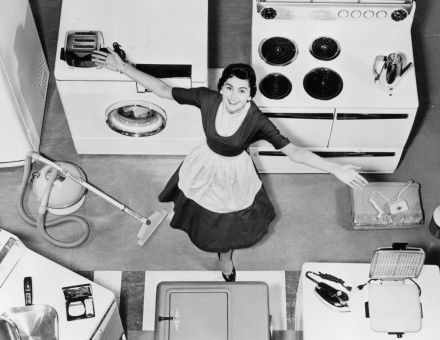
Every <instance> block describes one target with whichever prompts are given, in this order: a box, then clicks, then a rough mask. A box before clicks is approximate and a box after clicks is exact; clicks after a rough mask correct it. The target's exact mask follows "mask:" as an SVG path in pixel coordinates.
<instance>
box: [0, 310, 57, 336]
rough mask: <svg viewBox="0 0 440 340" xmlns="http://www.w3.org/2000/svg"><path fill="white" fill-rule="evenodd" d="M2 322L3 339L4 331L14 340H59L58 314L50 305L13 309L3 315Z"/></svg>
mask: <svg viewBox="0 0 440 340" xmlns="http://www.w3.org/2000/svg"><path fill="white" fill-rule="evenodd" d="M0 321H1V322H0V338H1V339H3V337H2V336H3V333H1V332H2V331H3V332H5V334H6V335H8V334H10V336H9V338H11V339H13V340H15V339H19V340H58V314H57V311H56V310H55V309H54V308H53V307H51V306H49V305H29V306H23V307H12V308H9V309H7V310H5V311H4V312H3V313H2V315H1V316H0ZM14 326H15V327H14ZM17 330H18V334H17ZM14 336H15V337H14ZM5 338H6V339H9V338H8V337H7V336H5Z"/></svg>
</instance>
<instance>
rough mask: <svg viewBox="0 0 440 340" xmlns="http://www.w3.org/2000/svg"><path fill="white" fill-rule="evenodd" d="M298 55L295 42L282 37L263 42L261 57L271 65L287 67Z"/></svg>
mask: <svg viewBox="0 0 440 340" xmlns="http://www.w3.org/2000/svg"><path fill="white" fill-rule="evenodd" d="M296 53H297V48H296V46H295V44H294V43H293V41H291V40H289V39H286V38H282V37H273V38H269V39H266V40H263V41H262V43H261V45H260V56H261V58H263V60H264V61H265V62H266V63H268V64H269V65H278V66H283V65H287V64H289V63H291V62H292V61H293V60H294V58H295V57H296Z"/></svg>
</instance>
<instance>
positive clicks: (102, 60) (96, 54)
mask: <svg viewBox="0 0 440 340" xmlns="http://www.w3.org/2000/svg"><path fill="white" fill-rule="evenodd" d="M107 50H109V51H110V53H107V52H105V51H98V50H96V51H93V53H92V61H93V62H94V63H95V64H96V66H98V67H105V68H108V69H109V70H112V71H117V72H120V71H121V69H122V67H123V66H124V64H125V62H124V61H123V60H122V59H121V57H120V56H119V55H118V54H117V53H116V52H115V51H113V50H112V49H111V47H107Z"/></svg>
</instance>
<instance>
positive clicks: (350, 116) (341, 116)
mask: <svg viewBox="0 0 440 340" xmlns="http://www.w3.org/2000/svg"><path fill="white" fill-rule="evenodd" d="M367 119H408V114H407V113H338V114H337V115H336V120H367Z"/></svg>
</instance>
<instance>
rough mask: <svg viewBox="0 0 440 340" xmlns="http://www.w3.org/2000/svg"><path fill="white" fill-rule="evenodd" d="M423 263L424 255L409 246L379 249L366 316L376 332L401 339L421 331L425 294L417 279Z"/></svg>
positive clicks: (369, 288)
mask: <svg viewBox="0 0 440 340" xmlns="http://www.w3.org/2000/svg"><path fill="white" fill-rule="evenodd" d="M424 261H425V252H424V251H423V250H422V249H420V248H410V247H407V244H406V243H394V244H393V246H392V247H391V248H378V249H376V251H375V252H374V256H373V260H372V262H371V267H370V274H369V276H370V281H369V284H368V302H366V303H365V314H366V317H367V318H369V319H370V326H371V328H372V329H373V331H375V332H385V333H388V334H394V335H396V336H397V337H398V338H401V337H402V335H403V334H404V333H410V332H418V331H419V330H420V329H421V328H422V317H423V315H422V304H421V302H420V295H421V293H422V292H421V289H420V287H419V285H418V284H417V282H416V281H415V279H416V278H417V277H418V276H419V274H420V272H421V270H422V267H423V263H424Z"/></svg>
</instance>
